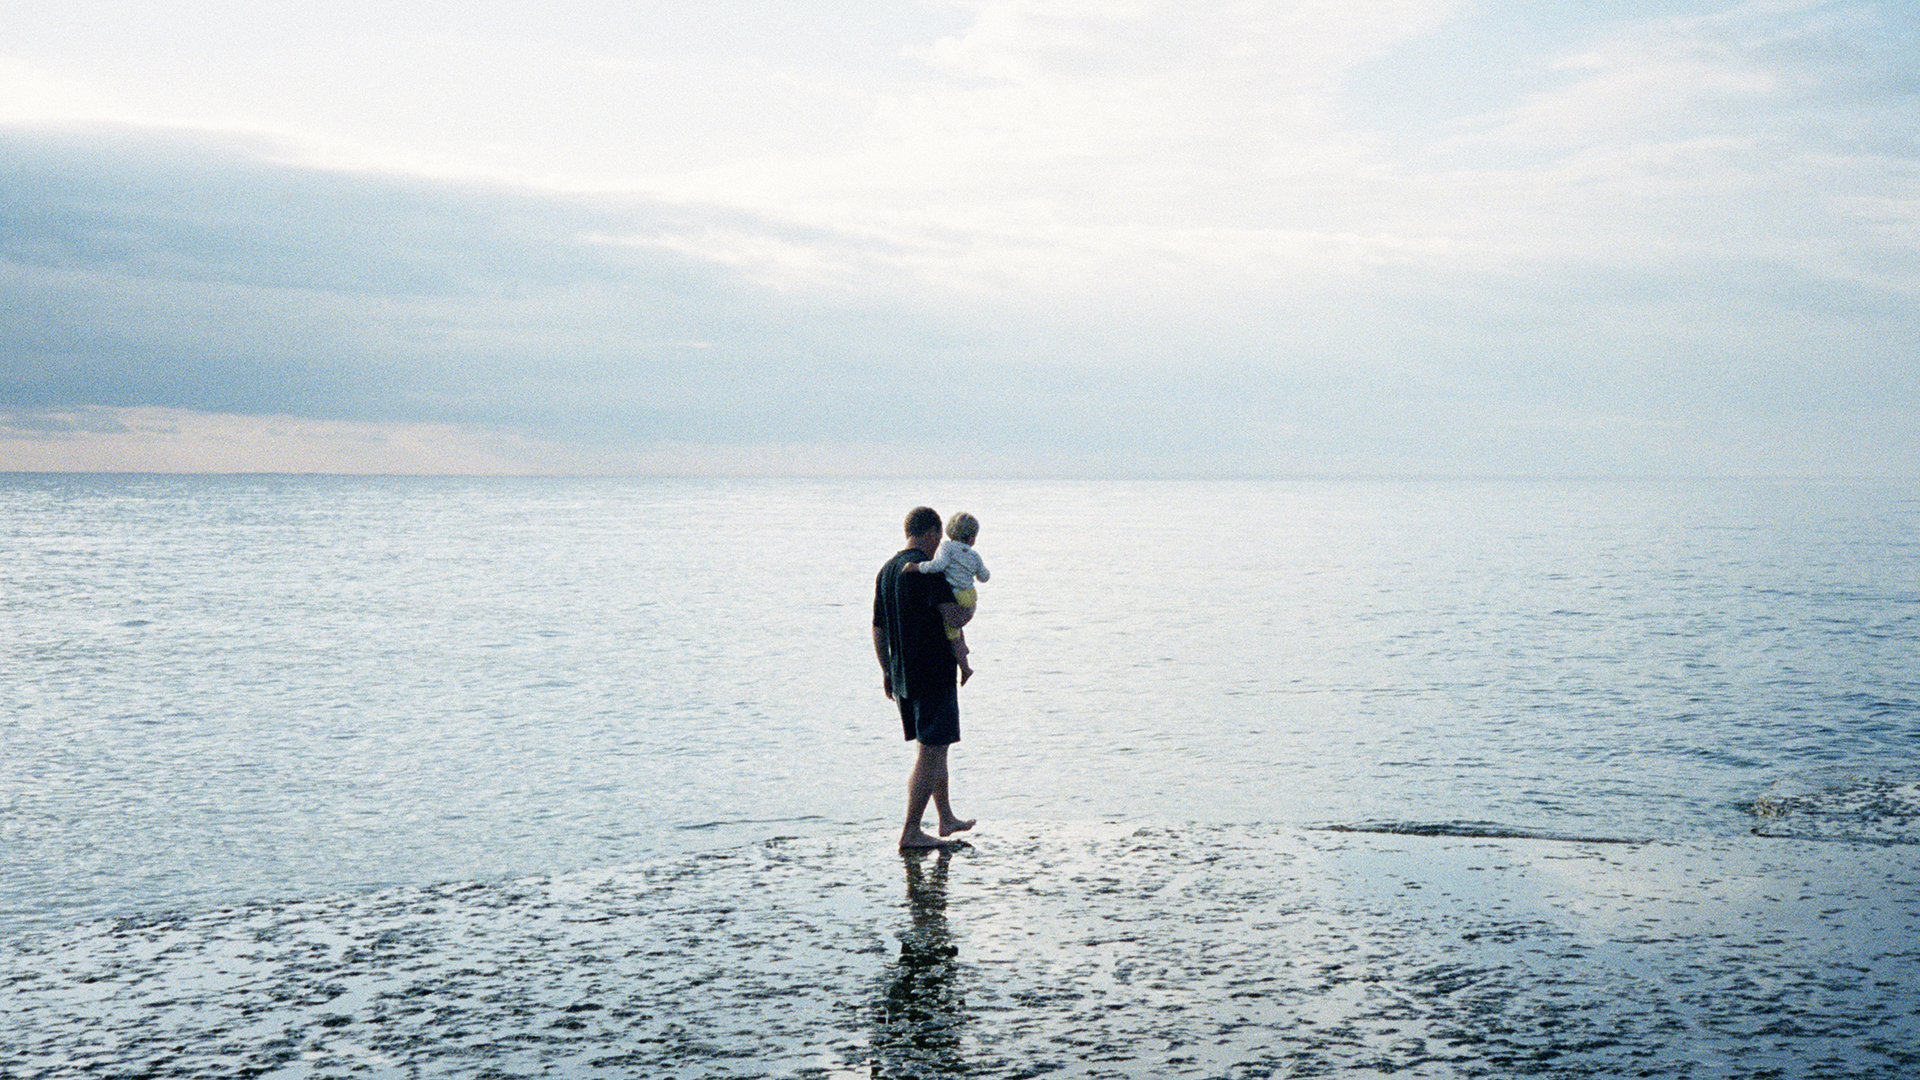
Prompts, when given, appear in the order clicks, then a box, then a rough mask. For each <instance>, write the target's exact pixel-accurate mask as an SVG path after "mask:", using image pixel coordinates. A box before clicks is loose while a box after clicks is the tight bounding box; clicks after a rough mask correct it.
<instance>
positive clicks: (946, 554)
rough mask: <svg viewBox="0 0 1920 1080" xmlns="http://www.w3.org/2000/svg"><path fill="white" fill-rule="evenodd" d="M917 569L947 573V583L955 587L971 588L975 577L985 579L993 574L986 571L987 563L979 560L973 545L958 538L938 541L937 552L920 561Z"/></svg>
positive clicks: (978, 554)
mask: <svg viewBox="0 0 1920 1080" xmlns="http://www.w3.org/2000/svg"><path fill="white" fill-rule="evenodd" d="M919 569H920V572H921V573H923V574H945V575H947V584H948V585H951V586H953V587H954V588H955V589H971V588H973V582H974V579H975V578H978V579H979V580H981V581H985V580H987V579H988V578H990V577H992V576H993V575H992V574H990V573H988V572H987V564H986V563H983V562H981V561H980V553H979V552H977V551H975V550H973V545H972V544H963V543H961V542H960V541H958V540H942V541H940V550H939V552H938V553H936V554H935V555H934V557H933V558H931V559H928V560H927V561H926V562H923V563H921V564H920V567H919Z"/></svg>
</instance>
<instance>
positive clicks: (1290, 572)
mask: <svg viewBox="0 0 1920 1080" xmlns="http://www.w3.org/2000/svg"><path fill="white" fill-rule="evenodd" d="M918 502H928V503H931V504H932V505H934V506H935V507H937V508H938V509H940V510H941V511H942V512H943V513H946V512H951V511H953V510H959V509H967V510H970V511H972V512H973V513H975V514H976V515H978V516H979V517H980V519H981V521H982V532H981V537H980V550H981V553H982V554H983V556H984V557H985V558H986V560H987V562H988V565H989V566H990V567H991V568H992V569H993V571H994V576H993V579H992V581H991V582H990V583H988V584H986V585H984V586H982V587H981V608H980V615H979V616H978V618H977V619H976V620H975V622H974V624H973V625H972V626H971V627H970V628H969V631H968V636H969V639H970V641H971V642H972V645H973V649H974V656H975V663H976V666H977V667H978V668H979V670H980V674H979V676H978V677H977V679H976V680H975V681H974V682H973V683H972V684H971V685H970V686H968V687H967V688H966V690H965V691H964V693H963V706H962V709H963V716H964V721H963V723H964V732H965V740H964V742H963V744H962V745H961V746H960V747H959V748H957V749H956V750H955V754H954V764H955V769H956V779H955V783H956V799H957V800H958V801H959V804H960V808H961V809H962V811H963V812H965V813H970V814H978V815H980V816H981V817H982V818H983V819H985V821H986V822H987V823H989V824H990V823H991V822H992V821H993V820H994V819H996V818H999V819H1002V820H1007V819H1022V820H1043V821H1044V820H1059V821H1086V820H1121V821H1135V820H1137V821H1140V822H1142V823H1151V824H1173V823H1180V822H1213V823H1275V824H1291V825H1307V826H1322V825H1333V826H1349V827H1363V828H1422V829H1436V830H1440V831H1459V832H1468V833H1471V832H1475V831H1486V832H1491V833H1518V834H1543V835H1557V836H1582V837H1619V838H1626V839H1649V838H1671V839H1675V840H1680V841H1685V840H1687V839H1688V838H1706V837H1718V836H1725V835H1731V834H1736V833H1744V832H1747V831H1749V830H1752V829H1754V828H1755V827H1756V825H1757V824H1758V825H1759V826H1760V827H1763V828H1764V827H1765V826H1766V824H1767V822H1768V820H1769V817H1768V811H1769V810H1770V809H1773V808H1778V807H1782V806H1787V807H1792V808H1794V809H1796V810H1797V811H1799V813H1798V814H1797V815H1796V816H1795V817H1794V819H1793V820H1794V821H1795V822H1796V823H1798V824H1796V826H1795V827H1796V828H1803V829H1808V830H1813V831H1815V832H1817V833H1818V834H1819V835H1822V836H1824V837H1827V838H1831V839H1834V840H1836V842H1841V843H1849V842H1855V843H1898V844H1905V843H1911V842H1914V840H1915V839H1916V838H1917V837H1920V829H1910V828H1909V827H1908V820H1909V818H1910V817H1911V815H1912V814H1913V813H1915V812H1916V811H1920V796H1917V795H1916V790H1917V786H1916V785H1920V706H1917V705H1916V702H1917V701H1920V678H1916V674H1915V670H1916V669H1915V666H1914V664H1913V659H1912V658H1913V657H1914V656H1915V655H1916V654H1917V653H1920V620H1917V619H1916V614H1917V613H1920V571H1917V569H1916V568H1917V567H1920V558H1917V557H1916V556H1917V555H1920V552H1917V551H1916V541H1915V536H1916V535H1917V534H1920V528H1917V527H1916V526H1920V485H1915V484H1911V483H1906V484H1902V483H1890V482H1860V483H1837V482H1836V483H1810V482H1594V483H1569V482H1554V483H1549V482H1496V481H1487V482H1468V481H1444V482H1443V481H1378V482H1365V481H1337V482H1335V481H1327V482H1314V481H1299V482H1247V483H1232V482H1222V483H1206V482H1192V483H1187V482H1149V483H1108V482H1084V483H1030V482H1020V483H1004V484H992V485H986V484H962V483H948V484H940V483H929V484H922V485H913V486H907V485H902V484H899V483H896V482H877V481H858V482H828V481H819V482H815V481H743V480H685V481H680V480H499V479H487V480H469V479H367V478H328V477H215V478H204V477H138V476H135V477H112V476H104V477H87V476H11V477H4V478H0V527H4V529H5V530H6V534H7V554H6V558H5V561H4V564H0V609H4V620H5V625H6V634H5V637H4V639H0V670H3V671H4V673H5V680H6V686H7V697H8V700H7V705H6V708H5V710H4V712H0V930H4V929H9V928H19V927H24V926H30V925H36V924H44V923H48V922H61V921H69V920H73V919H78V918H85V917H91V916H96V915H102V914H123V913H129V912H142V911H155V910H168V909H173V908H180V907H195V906H204V905H208V904H218V903H231V902H235V901H238V900H242V899H252V898H262V897H285V896H298V895H309V894H316V893H328V892H337V891H340V890H343V889H357V888H364V887H369V886H376V885H387V884H399V883H410V882H436V881H452V880H467V879H489V878H497V877H500V876H506V875H519V874H535V873H549V872H565V871H569V870H573V869H578V868H582V867H588V866H595V865H621V864H627V863H632V862H635V861H638V860H641V859H645V858H648V857H652V856H656V855H662V854H673V853H678V852H684V851H689V850H697V849H703V848H707V847H720V846H726V845H730V844H737V843H740V842H743V841H747V840H753V839H761V838H766V837H771V836H778V835H798V836H816V835H818V836H825V835H841V834H847V833H858V832H861V831H865V830H871V831H872V832H873V833H874V836H875V838H876V843H879V844H883V845H884V843H885V842H886V839H887V835H888V833H889V832H890V831H891V830H892V829H894V828H897V824H898V823H897V822H896V821H895V815H896V814H897V812H898V808H899V804H900V802H901V787H902V783H903V780H904V771H905V768H906V765H907V763H908V751H907V749H906V748H905V747H904V746H903V745H902V744H901V743H900V741H899V738H898V729H897V726H896V721H895V719H894V717H893V714H892V710H891V705H890V704H889V703H888V702H887V701H886V700H885V699H884V698H883V697H882V696H881V692H880V685H879V672H878V668H877V665H876V664H875V662H874V660H873V657H872V652H871V643H870V639H869V636H868V632H867V623H868V605H869V603H870V598H871V590H872V578H873V573H874V571H875V570H876V569H877V568H878V567H879V565H880V564H881V562H883V561H884V560H885V559H886V558H887V557H888V555H890V554H891V553H892V552H893V551H894V550H896V549H897V548H898V547H899V546H900V525H899V523H900V520H901V518H902V517H903V516H904V514H905V511H906V510H907V509H908V508H909V507H911V506H912V505H914V504H915V503H918Z"/></svg>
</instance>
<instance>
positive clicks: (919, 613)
mask: <svg viewBox="0 0 1920 1080" xmlns="http://www.w3.org/2000/svg"><path fill="white" fill-rule="evenodd" d="M939 548H940V515H939V514H937V513H934V512H933V511H932V510H930V509H928V508H927V507H924V506H917V507H915V508H914V509H913V511H912V512H911V513H909V514H908V515H907V546H906V547H905V548H904V549H903V550H901V552H900V553H899V554H897V555H895V556H894V557H893V558H892V559H889V560H888V561H887V565H885V566H883V567H881V568H880V574H879V576H878V577H876V578H875V579H874V583H873V651H874V653H875V654H876V655H877V656H879V658H880V671H881V686H882V688H883V689H885V690H886V692H887V697H889V698H891V699H892V700H893V701H894V702H895V704H897V705H898V706H899V707H900V726H901V728H902V730H903V731H904V733H905V735H906V737H907V738H908V739H909V740H912V741H915V742H918V743H919V746H920V750H919V756H918V757H917V758H916V759H915V760H914V764H913V774H912V775H911V776H909V777H908V778H907V823H906V825H905V826H904V827H903V828H902V829H901V830H900V847H901V849H902V850H908V849H913V848H937V847H945V846H948V845H949V844H955V843H958V841H953V840H947V839H946V837H949V836H952V835H953V834H954V833H957V832H966V831H967V830H968V829H971V828H973V822H972V821H971V820H963V819H961V818H958V817H955V816H954V813H953V806H952V805H951V804H950V803H949V802H948V799H947V747H949V746H951V745H953V744H954V743H957V742H959V741H960V696H959V689H958V688H957V687H956V686H955V685H954V673H955V671H956V670H957V665H956V663H955V662H954V659H953V647H952V645H951V643H949V642H948V640H947V627H949V626H951V627H953V628H954V629H956V630H957V629H959V628H960V627H962V626H965V625H966V624H967V620H968V619H970V618H972V617H973V612H972V611H970V610H968V609H967V608H963V607H961V606H960V605H959V604H958V603H956V602H955V601H954V598H953V587H952V586H950V585H948V584H947V579H946V577H945V576H943V575H941V574H908V573H903V572H902V569H903V568H904V567H905V566H906V564H908V563H910V562H925V561H926V560H928V559H930V558H932V557H933V554H934V552H936V551H938V550H939ZM929 799H931V800H932V801H933V805H934V808H935V809H936V810H938V811H939V813H940V835H939V836H938V837H933V836H929V835H927V833H926V832H925V830H923V829H922V828H921V826H920V818H921V815H923V814H925V813H926V811H927V801H928V800H929Z"/></svg>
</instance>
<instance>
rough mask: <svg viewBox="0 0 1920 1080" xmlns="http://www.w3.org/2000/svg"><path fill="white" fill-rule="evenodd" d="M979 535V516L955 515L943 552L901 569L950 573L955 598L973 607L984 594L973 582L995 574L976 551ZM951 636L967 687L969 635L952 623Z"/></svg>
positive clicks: (966, 605)
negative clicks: (974, 546)
mask: <svg viewBox="0 0 1920 1080" xmlns="http://www.w3.org/2000/svg"><path fill="white" fill-rule="evenodd" d="M979 535H980V522H979V520H978V519H976V518H975V517H974V516H973V515H972V514H969V513H966V512H964V511H962V512H961V513H958V514H955V515H953V516H952V517H950V518H948V519H947V540H946V541H945V542H944V543H942V544H941V545H940V552H939V554H937V555H935V556H934V557H933V558H931V559H928V560H927V561H926V562H923V563H908V564H906V565H905V566H903V567H901V568H900V572H901V573H907V574H910V573H913V572H915V571H918V572H920V573H922V574H945V575H947V584H948V585H951V586H952V587H953V598H954V600H955V601H956V602H958V603H959V605H960V606H961V607H963V608H967V609H968V610H972V609H973V607H974V605H975V604H977V603H979V597H980V594H979V593H978V592H977V591H975V590H974V587H973V583H974V582H975V581H976V580H979V581H986V580H987V579H988V578H991V577H992V576H993V575H992V574H990V573H988V572H987V564H986V563H983V562H981V561H980V554H979V552H976V551H974V550H973V542H974V540H975V539H976V538H978V537H979ZM947 637H948V638H950V639H951V640H952V641H953V658H954V659H955V660H957V661H959V662H960V684H961V685H962V686H965V685H966V682H967V680H968V679H971V678H973V668H972V666H971V665H969V664H968V663H967V636H966V635H965V634H963V633H961V632H960V630H959V629H958V628H957V627H952V626H949V627H948V628H947Z"/></svg>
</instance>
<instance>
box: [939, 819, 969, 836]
mask: <svg viewBox="0 0 1920 1080" xmlns="http://www.w3.org/2000/svg"><path fill="white" fill-rule="evenodd" d="M973 825H974V819H973V818H968V819H966V820H965V821H962V820H960V819H959V818H954V819H952V820H950V821H943V822H941V823H940V835H941V836H952V835H953V834H954V833H957V832H966V831H967V830H968V829H971V828H973Z"/></svg>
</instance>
